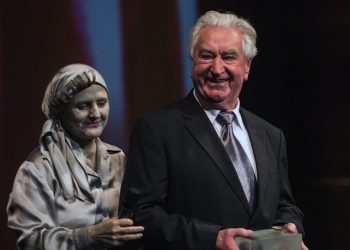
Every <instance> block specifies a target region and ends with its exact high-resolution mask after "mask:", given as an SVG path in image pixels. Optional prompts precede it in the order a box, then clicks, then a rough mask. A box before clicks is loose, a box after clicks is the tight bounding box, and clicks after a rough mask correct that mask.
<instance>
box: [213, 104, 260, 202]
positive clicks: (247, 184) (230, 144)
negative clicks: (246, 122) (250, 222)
mask: <svg viewBox="0 0 350 250" xmlns="http://www.w3.org/2000/svg"><path fill="white" fill-rule="evenodd" d="M216 120H217V121H218V123H219V124H220V125H221V126H222V130H221V140H222V142H223V144H224V146H225V149H226V151H227V153H228V155H229V156H230V159H231V161H232V163H233V166H234V168H235V170H236V172H237V175H238V178H239V180H240V182H241V185H242V188H243V190H244V193H245V195H246V197H247V200H248V203H249V205H250V207H251V208H253V206H254V198H255V197H254V196H255V186H256V179H255V175H254V170H253V167H252V165H251V163H250V161H249V159H248V156H247V154H246V153H245V151H244V150H243V147H242V145H241V144H240V143H239V141H238V140H237V138H236V137H235V135H234V134H233V127H232V126H233V123H236V124H237V117H236V115H235V114H234V113H233V112H224V111H221V112H220V113H219V114H218V116H217V117H216Z"/></svg>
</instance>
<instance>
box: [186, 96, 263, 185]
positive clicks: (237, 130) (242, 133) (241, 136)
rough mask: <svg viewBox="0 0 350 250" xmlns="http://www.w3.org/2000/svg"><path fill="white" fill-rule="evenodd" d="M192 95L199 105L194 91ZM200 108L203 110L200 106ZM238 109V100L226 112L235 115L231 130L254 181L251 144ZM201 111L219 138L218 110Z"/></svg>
mask: <svg viewBox="0 0 350 250" xmlns="http://www.w3.org/2000/svg"><path fill="white" fill-rule="evenodd" d="M193 95H194V97H195V98H196V100H197V102H198V103H199V104H200V105H201V103H200V102H199V100H198V97H197V94H196V91H195V90H193ZM201 107H202V108H203V106H202V105H201ZM239 108H240V101H239V100H238V103H237V105H236V107H235V108H234V109H233V110H227V111H232V112H233V113H235V115H236V117H237V120H238V126H237V125H236V123H233V124H232V125H233V126H231V128H232V129H233V133H234V135H235V136H236V138H237V139H238V141H239V143H240V144H241V145H242V147H243V150H244V152H245V153H246V154H247V156H248V159H249V161H250V163H251V165H252V167H253V170H254V174H255V177H256V180H258V176H257V170H256V163H255V158H254V153H253V148H252V144H251V143H250V139H249V135H248V131H247V130H246V128H245V126H244V123H243V121H242V116H241V114H240V112H239ZM203 110H204V111H205V113H206V115H207V117H208V119H209V120H210V122H211V123H212V125H213V127H214V129H215V131H216V133H217V134H218V135H219V137H220V134H221V130H222V126H221V125H220V124H219V123H218V122H217V121H216V116H217V115H218V114H219V112H220V110H218V109H211V110H207V109H204V108H203Z"/></svg>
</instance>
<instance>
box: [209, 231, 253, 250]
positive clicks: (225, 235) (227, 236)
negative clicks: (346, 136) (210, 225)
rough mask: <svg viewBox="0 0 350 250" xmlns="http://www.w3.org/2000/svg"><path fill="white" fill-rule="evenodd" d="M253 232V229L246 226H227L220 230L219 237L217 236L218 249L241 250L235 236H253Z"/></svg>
mask: <svg viewBox="0 0 350 250" xmlns="http://www.w3.org/2000/svg"><path fill="white" fill-rule="evenodd" d="M252 234H253V231H252V230H247V229H244V228H227V229H223V230H220V231H219V233H218V237H217V238H216V249H217V250H239V248H238V246H237V244H236V241H235V237H237V236H241V237H251V236H252Z"/></svg>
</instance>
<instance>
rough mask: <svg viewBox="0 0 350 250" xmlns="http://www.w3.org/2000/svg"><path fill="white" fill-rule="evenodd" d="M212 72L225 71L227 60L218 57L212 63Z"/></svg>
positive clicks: (220, 72) (216, 73) (218, 73)
mask: <svg viewBox="0 0 350 250" xmlns="http://www.w3.org/2000/svg"><path fill="white" fill-rule="evenodd" d="M210 70H211V72H212V73H213V74H215V75H220V74H222V73H224V72H225V62H224V61H223V60H222V59H221V58H220V57H216V58H215V59H214V60H213V63H212V65H211V69H210Z"/></svg>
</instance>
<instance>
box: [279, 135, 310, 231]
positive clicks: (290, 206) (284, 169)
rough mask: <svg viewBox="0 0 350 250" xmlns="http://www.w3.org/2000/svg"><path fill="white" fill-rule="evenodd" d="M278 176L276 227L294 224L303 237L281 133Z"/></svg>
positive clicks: (284, 143)
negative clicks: (278, 190)
mask: <svg viewBox="0 0 350 250" xmlns="http://www.w3.org/2000/svg"><path fill="white" fill-rule="evenodd" d="M278 161H279V162H278V164H279V175H280V192H279V201H278V207H277V215H276V221H275V224H276V225H283V224H286V223H294V224H295V225H296V226H297V229H298V232H299V233H301V234H303V235H304V229H303V226H302V219H303V216H304V215H303V213H302V212H301V210H300V209H299V208H298V207H297V206H296V203H295V201H294V198H293V195H292V191H291V186H290V182H289V178H288V162H287V149H286V140H285V137H284V135H283V133H282V132H280V146H279V157H278Z"/></svg>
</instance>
